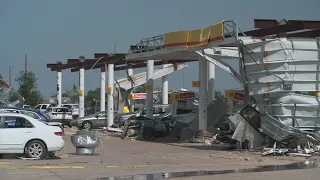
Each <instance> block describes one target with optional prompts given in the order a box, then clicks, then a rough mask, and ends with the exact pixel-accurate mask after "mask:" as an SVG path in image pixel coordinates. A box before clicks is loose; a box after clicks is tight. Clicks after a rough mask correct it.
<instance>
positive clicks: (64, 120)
mask: <svg viewBox="0 0 320 180" xmlns="http://www.w3.org/2000/svg"><path fill="white" fill-rule="evenodd" d="M45 113H46V114H47V115H48V116H49V120H50V121H51V122H60V123H61V124H62V126H65V125H67V126H69V127H71V125H70V122H71V121H72V114H71V110H70V109H68V108H66V107H49V108H48V109H47V110H46V112H45Z"/></svg>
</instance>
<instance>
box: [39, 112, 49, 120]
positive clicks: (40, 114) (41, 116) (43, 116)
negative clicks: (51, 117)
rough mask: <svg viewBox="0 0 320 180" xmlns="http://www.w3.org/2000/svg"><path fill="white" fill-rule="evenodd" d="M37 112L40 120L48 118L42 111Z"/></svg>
mask: <svg viewBox="0 0 320 180" xmlns="http://www.w3.org/2000/svg"><path fill="white" fill-rule="evenodd" d="M37 114H38V115H39V116H40V118H41V120H48V118H47V117H46V116H45V115H44V114H43V113H42V112H40V111H38V112H37Z"/></svg>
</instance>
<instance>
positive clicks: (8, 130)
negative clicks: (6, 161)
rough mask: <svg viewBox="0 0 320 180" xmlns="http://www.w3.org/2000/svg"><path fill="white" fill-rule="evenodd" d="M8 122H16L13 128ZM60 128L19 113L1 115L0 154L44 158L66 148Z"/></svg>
mask: <svg viewBox="0 0 320 180" xmlns="http://www.w3.org/2000/svg"><path fill="white" fill-rule="evenodd" d="M8 121H14V122H15V125H14V126H13V127H9V126H8ZM62 134H63V133H62V131H61V129H60V128H59V127H55V126H48V125H46V124H44V123H42V122H40V121H38V120H36V119H34V118H32V117H30V116H27V115H24V114H19V113H9V112H7V113H0V137H1V139H0V142H1V146H0V154H25V155H26V156H27V157H29V158H44V157H46V156H47V154H48V153H49V154H52V153H54V152H55V151H60V150H61V149H62V148H63V147H64V144H65V142H64V140H63V139H62Z"/></svg>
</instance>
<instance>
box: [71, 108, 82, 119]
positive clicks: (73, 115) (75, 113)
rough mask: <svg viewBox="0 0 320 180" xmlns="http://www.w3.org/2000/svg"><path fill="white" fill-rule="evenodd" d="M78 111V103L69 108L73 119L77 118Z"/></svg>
mask: <svg viewBox="0 0 320 180" xmlns="http://www.w3.org/2000/svg"><path fill="white" fill-rule="evenodd" d="M79 113H80V108H79V105H74V106H73V107H72V108H71V114H72V118H73V119H77V118H78V117H79Z"/></svg>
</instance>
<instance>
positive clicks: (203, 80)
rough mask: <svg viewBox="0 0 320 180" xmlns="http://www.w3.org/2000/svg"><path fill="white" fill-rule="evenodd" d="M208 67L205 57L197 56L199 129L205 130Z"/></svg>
mask: <svg viewBox="0 0 320 180" xmlns="http://www.w3.org/2000/svg"><path fill="white" fill-rule="evenodd" d="M207 71H208V68H207V61H206V59H204V58H202V57H200V58H199V81H200V82H199V86H200V87H199V129H200V130H207V105H208V103H207V101H208V91H207V87H208V85H207V83H208V82H207V77H208V73H207Z"/></svg>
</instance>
